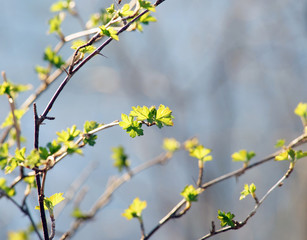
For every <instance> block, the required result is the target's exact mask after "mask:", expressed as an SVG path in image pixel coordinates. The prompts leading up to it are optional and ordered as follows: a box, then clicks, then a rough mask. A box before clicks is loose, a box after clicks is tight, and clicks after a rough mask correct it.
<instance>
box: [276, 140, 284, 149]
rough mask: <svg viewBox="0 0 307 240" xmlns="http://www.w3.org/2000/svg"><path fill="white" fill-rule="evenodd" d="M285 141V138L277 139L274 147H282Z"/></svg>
mask: <svg viewBox="0 0 307 240" xmlns="http://www.w3.org/2000/svg"><path fill="white" fill-rule="evenodd" d="M285 142H286V140H285V139H278V140H277V142H276V144H275V148H280V147H283V146H284V145H285Z"/></svg>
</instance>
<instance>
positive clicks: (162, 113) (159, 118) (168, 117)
mask: <svg viewBox="0 0 307 240" xmlns="http://www.w3.org/2000/svg"><path fill="white" fill-rule="evenodd" d="M173 118H174V117H173V116H172V111H171V110H170V109H169V108H168V107H165V106H164V105H162V104H161V105H160V106H159V108H158V110H157V114H156V123H157V126H158V127H159V128H161V127H163V126H164V125H166V126H173V125H174V123H173Z"/></svg>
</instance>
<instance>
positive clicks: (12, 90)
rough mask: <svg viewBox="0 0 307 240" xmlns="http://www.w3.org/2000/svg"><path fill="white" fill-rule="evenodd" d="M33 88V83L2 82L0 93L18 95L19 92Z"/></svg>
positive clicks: (10, 95) (11, 95)
mask: <svg viewBox="0 0 307 240" xmlns="http://www.w3.org/2000/svg"><path fill="white" fill-rule="evenodd" d="M29 89H31V85H23V84H14V83H12V82H10V81H6V82H3V84H0V95H4V94H6V95H8V96H9V97H12V98H14V97H16V95H17V94H18V93H19V92H24V91H27V90H29Z"/></svg>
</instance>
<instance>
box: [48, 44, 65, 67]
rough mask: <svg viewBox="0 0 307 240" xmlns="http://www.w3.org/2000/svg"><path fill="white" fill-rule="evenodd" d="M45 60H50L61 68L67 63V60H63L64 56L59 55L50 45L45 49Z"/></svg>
mask: <svg viewBox="0 0 307 240" xmlns="http://www.w3.org/2000/svg"><path fill="white" fill-rule="evenodd" d="M44 60H46V61H48V62H50V63H51V64H52V65H54V66H55V67H57V68H60V67H61V66H62V65H63V64H65V61H63V59H62V57H61V56H59V55H57V54H56V53H55V52H54V51H53V50H52V49H51V47H50V46H48V47H47V48H46V49H45V52H44Z"/></svg>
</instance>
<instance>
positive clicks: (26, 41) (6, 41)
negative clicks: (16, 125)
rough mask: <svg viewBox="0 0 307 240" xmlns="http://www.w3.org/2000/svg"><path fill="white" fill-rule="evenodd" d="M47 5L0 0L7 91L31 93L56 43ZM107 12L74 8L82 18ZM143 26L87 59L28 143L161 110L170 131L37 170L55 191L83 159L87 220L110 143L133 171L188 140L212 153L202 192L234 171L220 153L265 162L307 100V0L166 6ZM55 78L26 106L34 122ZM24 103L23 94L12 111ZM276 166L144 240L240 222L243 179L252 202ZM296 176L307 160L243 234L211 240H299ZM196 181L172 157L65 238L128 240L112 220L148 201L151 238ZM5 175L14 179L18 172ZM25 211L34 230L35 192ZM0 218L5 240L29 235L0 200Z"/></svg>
mask: <svg viewBox="0 0 307 240" xmlns="http://www.w3.org/2000/svg"><path fill="white" fill-rule="evenodd" d="M52 3H53V1H51V0H46V1H31V0H30V1H4V0H0V4H1V6H2V7H1V10H0V68H1V69H0V70H1V71H2V70H5V71H6V73H7V76H8V78H9V79H10V80H12V81H13V82H17V83H24V84H26V83H30V84H31V85H33V90H34V89H35V88H36V87H37V86H39V84H40V81H39V80H38V78H37V74H36V73H35V71H34V67H35V65H37V64H39V65H45V64H46V63H44V61H43V51H44V49H45V48H46V47H47V46H48V45H50V46H53V47H54V46H55V45H56V43H57V42H58V39H57V37H56V36H55V35H48V34H47V31H48V24H47V23H48V20H49V19H50V18H51V17H52V16H53V14H52V13H50V11H49V8H50V6H51V4H52ZM111 3H113V1H112V0H105V1H99V0H88V1H81V0H79V1H78V0H77V1H76V4H77V9H78V10H79V12H80V15H81V17H82V18H83V19H84V21H87V20H88V19H89V17H90V14H92V13H94V12H99V10H100V9H102V8H105V7H108V6H110V4H111ZM123 3H125V1H123ZM153 15H154V16H155V17H156V18H157V19H158V22H157V23H151V24H149V26H144V32H143V33H139V32H132V33H131V32H129V33H124V34H122V35H120V41H119V42H115V41H113V42H112V43H111V44H110V45H109V46H108V47H107V48H105V50H104V51H103V52H102V53H103V54H104V55H106V56H107V58H104V57H100V56H97V57H95V58H94V59H93V60H92V61H91V62H90V63H88V64H87V65H86V66H85V67H83V69H81V70H80V71H79V72H78V73H77V74H76V75H75V76H74V77H73V78H72V79H71V81H70V82H69V84H68V85H67V87H66V88H65V89H64V91H63V92H62V94H61V96H60V97H59V98H58V100H57V102H56V103H55V105H54V107H53V109H52V110H51V113H50V115H51V116H54V117H56V120H55V121H48V122H46V125H44V126H42V127H41V135H40V144H41V145H42V146H44V145H45V144H46V143H47V142H49V141H51V140H52V139H55V138H56V137H57V136H56V131H61V130H62V129H66V128H67V127H71V126H72V125H73V124H77V126H78V127H79V128H83V124H84V122H85V121H86V120H95V121H98V122H100V123H109V122H112V121H114V120H117V119H120V115H121V113H126V114H128V113H129V112H130V110H131V106H137V105H140V106H143V105H146V106H151V105H156V106H158V105H160V104H164V105H166V106H168V107H170V109H172V110H173V115H174V116H175V119H174V126H173V127H167V128H163V129H158V128H156V127H151V128H146V127H145V129H144V136H142V137H137V138H135V139H131V138H130V137H129V136H128V134H126V133H125V132H124V131H123V130H121V129H120V128H119V127H114V128H111V129H107V130H106V131H103V132H100V133H99V134H98V140H97V144H96V146H95V147H94V148H91V147H86V148H85V149H84V150H83V152H84V155H83V156H75V155H73V156H71V157H67V158H66V159H65V160H63V161H62V162H61V163H60V164H59V165H57V166H56V167H55V168H54V169H53V170H52V171H50V172H49V174H48V176H47V182H46V192H45V193H46V194H45V195H46V196H50V195H52V194H54V193H56V192H64V193H65V192H66V191H67V190H68V189H69V187H70V185H71V184H72V182H73V181H74V180H75V179H78V177H80V174H81V173H82V171H83V170H84V169H86V168H87V167H88V166H90V165H91V164H93V162H94V163H96V164H98V165H97V166H96V167H95V170H94V171H93V172H92V173H91V175H90V177H89V179H88V180H87V181H86V182H85V183H84V185H83V187H85V188H86V189H87V194H86V196H85V198H84V200H83V201H82V203H81V206H80V207H81V210H83V211H87V210H89V209H90V207H91V206H92V205H93V204H94V203H95V201H96V199H97V198H98V197H99V196H100V195H101V194H102V193H103V191H104V189H105V186H106V184H107V181H108V179H109V177H110V176H113V175H118V172H117V170H116V169H115V168H114V167H113V166H112V165H113V162H112V159H111V158H110V156H111V148H112V147H115V146H118V145H122V146H124V147H125V149H126V153H127V154H128V155H129V159H130V161H131V167H134V166H138V165H139V164H141V163H144V162H146V161H148V160H151V159H153V158H154V157H156V156H158V155H159V154H160V153H161V152H163V149H162V147H161V146H162V141H163V138H165V137H175V138H176V139H177V140H178V141H181V142H183V141H185V140H186V139H187V138H189V137H192V136H197V137H198V138H199V139H200V142H201V143H202V144H203V145H204V146H205V147H207V148H211V149H212V155H213V161H211V162H208V163H207V164H206V167H205V173H204V181H209V180H211V179H214V178H216V177H218V176H221V175H223V174H225V173H228V172H230V171H233V170H236V169H238V168H239V167H241V164H240V163H234V162H232V161H231V154H232V153H234V152H236V151H238V150H240V149H247V150H248V151H251V150H253V151H255V152H256V157H255V158H254V159H253V160H252V161H253V162H254V161H257V160H260V159H262V158H264V157H265V156H267V155H269V154H271V153H273V152H274V151H275V149H274V145H275V143H276V140H277V139H280V138H284V139H286V142H287V143H289V142H290V141H291V140H292V139H294V138H296V137H297V136H299V135H300V134H301V133H302V130H303V129H302V125H301V121H300V119H299V117H297V116H295V115H294V113H293V111H294V108H295V107H296V106H297V104H298V103H299V102H306V101H307V80H306V79H307V68H306V66H307V1H304V0H295V1H294V0H271V1H266V0H258V1H252V0H206V1H200V0H190V1H183V0H176V1H175V0H166V1H165V2H164V3H163V4H161V5H160V6H159V7H158V8H157V11H156V13H154V14H153ZM62 29H63V33H64V34H65V35H68V34H71V33H74V32H76V31H79V30H80V26H79V23H78V21H77V20H76V19H74V18H73V17H70V16H68V17H67V18H66V20H65V21H64V23H63V28H62ZM71 52H72V50H71V49H70V46H69V44H68V45H66V46H65V48H64V50H63V52H61V54H63V56H64V58H66V57H68V56H69V54H70V53H71ZM45 66H46V65H45ZM63 78H64V75H62V77H60V78H59V79H58V80H57V81H56V82H55V83H53V84H52V85H51V86H50V87H49V88H48V90H47V91H46V92H45V93H44V94H43V96H42V97H40V98H39V99H38V100H37V101H36V102H37V105H38V111H39V113H42V111H43V110H44V108H45V106H46V104H47V103H48V101H49V99H50V97H51V96H52V95H53V93H54V91H55V90H56V88H57V87H58V85H59V84H60V82H61V80H62V79H63ZM1 81H2V80H1ZM29 94H30V92H26V93H23V94H21V95H20V96H19V98H18V99H17V104H18V105H19V106H20V105H21V104H22V102H23V101H24V100H25V99H26V98H27V97H28V95H29ZM0 104H1V105H0V110H1V111H0V112H1V114H0V120H1V121H3V120H4V118H5V117H6V114H7V112H8V111H9V107H8V103H7V99H6V97H5V96H3V97H2V98H0ZM33 125H34V124H33V113H32V112H31V111H29V112H28V113H27V114H26V115H25V116H24V117H23V120H22V134H23V135H24V136H25V137H27V142H26V143H25V146H27V147H28V148H30V149H31V148H32V146H33ZM1 131H2V130H1ZM305 149H306V147H305ZM287 168H288V163H286V162H278V163H277V162H269V163H266V164H264V165H261V166H260V167H257V168H254V169H252V170H250V171H248V172H246V174H244V175H243V176H241V177H239V178H237V179H235V178H232V179H229V180H227V181H224V182H222V183H219V184H217V185H215V186H214V187H212V188H209V189H207V190H206V192H204V193H203V194H202V195H201V196H200V197H199V201H198V202H197V203H195V204H193V206H192V209H191V210H190V211H189V212H188V213H187V214H186V215H185V216H184V217H182V218H179V219H176V220H171V221H170V222H168V223H167V224H166V225H165V226H163V227H162V228H161V229H160V230H159V231H158V232H157V233H156V234H155V235H154V236H153V237H152V239H159V240H163V239H177V240H185V239H198V238H200V237H202V236H203V235H205V234H207V233H209V231H210V227H211V221H215V222H216V226H217V227H218V226H219V222H218V219H217V218H216V217H217V211H218V209H221V210H222V211H227V212H228V211H231V212H232V213H234V214H235V215H236V217H235V219H236V220H237V221H241V220H244V219H245V217H246V216H247V215H248V214H249V212H250V211H251V210H252V209H253V207H254V201H253V200H252V199H251V198H250V197H247V198H246V199H244V200H242V201H239V196H240V192H241V191H242V190H243V186H244V184H246V183H248V184H250V183H252V182H254V183H255V185H256V186H257V192H256V193H257V196H258V198H261V197H262V196H263V195H264V194H265V193H266V192H267V191H268V189H269V188H270V187H271V186H272V185H273V184H274V183H275V182H276V181H277V180H278V179H279V178H280V177H282V176H283V174H284V173H285V171H286V170H287ZM306 168H307V164H306V159H303V160H302V161H299V162H298V163H297V165H296V169H295V171H294V173H293V174H292V175H291V177H290V178H289V179H288V180H287V181H286V182H285V183H284V185H283V187H282V188H279V189H277V190H276V191H274V192H273V193H272V194H271V195H270V196H269V197H268V199H267V200H266V201H265V202H264V204H263V205H262V206H261V207H260V209H259V210H258V212H257V213H256V215H255V216H254V217H253V218H252V219H250V221H249V222H248V224H247V225H246V226H245V227H243V228H242V229H240V230H238V231H230V232H227V233H223V234H220V235H217V236H215V237H213V239H228V240H230V239H249V240H260V239H279V240H280V239H302V240H303V239H306V235H307V230H306V222H307V217H306V216H307V201H306V197H307V189H306V187H305V186H306V182H307V179H306V178H307V177H306V174H305V172H306ZM15 174H17V172H16V173H15ZM197 175H198V169H197V160H194V159H192V158H190V157H189V156H188V154H187V153H185V152H178V153H176V154H175V155H174V157H173V159H172V160H171V161H170V162H168V163H167V164H166V165H163V166H155V167H153V168H151V169H149V170H147V171H145V172H142V173H140V174H138V175H137V176H135V177H133V178H132V180H131V181H130V182H128V183H126V184H125V185H124V186H122V187H121V188H120V189H119V190H118V191H116V192H115V194H114V195H113V197H112V199H111V201H110V203H109V204H108V206H107V207H106V208H105V209H102V210H101V211H100V212H99V214H98V215H97V216H96V217H95V219H93V220H91V221H90V222H88V223H87V224H85V225H84V226H83V227H82V228H81V229H80V230H79V231H78V232H77V234H76V235H75V236H74V238H73V239H76V240H77V239H78V240H79V239H86V238H87V239H91V240H96V239H97V240H98V239H110V240H117V239H140V229H139V224H138V222H137V221H136V220H135V219H134V220H131V221H127V220H126V219H125V218H123V217H122V216H121V213H123V211H124V209H126V208H127V207H128V206H129V205H130V203H131V202H132V200H133V199H134V198H135V197H139V198H140V199H141V200H146V201H147V208H146V209H145V210H144V212H143V214H144V215H143V219H144V222H145V231H146V232H149V231H150V230H151V229H152V228H153V227H154V226H156V224H157V223H158V222H159V221H160V219H162V218H163V217H164V216H165V215H166V214H167V213H168V212H169V211H170V210H171V209H172V208H173V207H174V206H175V205H176V204H177V203H178V202H179V201H180V200H181V196H180V192H181V191H182V189H183V188H184V186H186V185H187V184H194V183H195V181H196V180H197ZM2 176H3V172H1V173H0V177H2ZM7 177H8V179H9V180H12V179H14V177H16V175H14V174H12V176H7ZM17 192H18V195H17V199H18V197H19V199H20V198H22V195H23V188H22V186H20V187H19V188H17ZM64 196H65V195H64ZM28 203H29V206H31V207H33V208H32V209H33V210H32V214H33V216H34V218H35V220H36V221H38V220H39V214H38V211H37V210H34V206H35V205H37V199H36V193H35V192H33V194H32V195H31V196H30V197H29V198H28ZM72 209H73V204H71V205H69V206H68V207H66V208H65V210H64V211H63V212H62V214H61V215H60V216H59V217H58V218H57V221H56V229H57V234H58V235H57V237H56V238H58V237H59V236H60V234H61V233H63V232H65V231H67V230H68V228H69V227H70V224H71V222H72V220H73V218H72V217H71V216H70V214H71V211H72ZM0 213H1V217H0V239H6V237H7V235H6V233H7V231H16V230H22V229H26V228H27V227H28V219H27V218H26V217H25V216H24V215H23V214H22V213H21V212H20V211H19V210H18V209H16V207H15V206H14V205H13V204H12V203H11V202H9V201H8V200H7V199H3V198H2V199H1V201H0ZM33 237H34V238H33V239H35V236H34V235H33Z"/></svg>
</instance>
